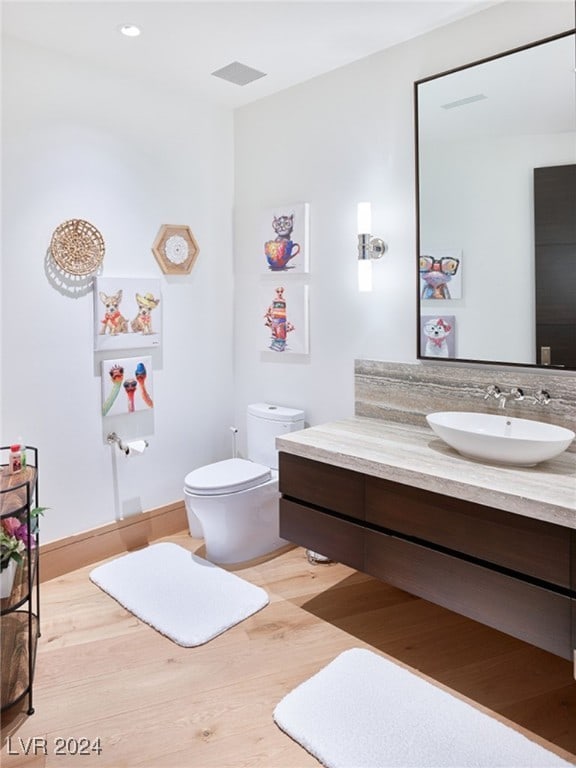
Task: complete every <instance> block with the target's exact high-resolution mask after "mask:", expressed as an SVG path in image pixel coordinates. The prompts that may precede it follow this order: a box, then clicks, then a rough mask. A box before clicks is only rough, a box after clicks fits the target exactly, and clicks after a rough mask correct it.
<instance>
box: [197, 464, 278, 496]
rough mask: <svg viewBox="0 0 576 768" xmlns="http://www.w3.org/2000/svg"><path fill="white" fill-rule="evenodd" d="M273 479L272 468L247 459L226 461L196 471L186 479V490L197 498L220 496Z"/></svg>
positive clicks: (247, 488) (245, 489)
mask: <svg viewBox="0 0 576 768" xmlns="http://www.w3.org/2000/svg"><path fill="white" fill-rule="evenodd" d="M271 478H272V472H271V470H270V467H265V466H264V465H263V464H256V463H255V462H253V461H247V460H246V459H226V460H225V461H217V462H216V463H214V464H207V465H206V466H205V467H200V468H199V469H194V470H192V472H189V473H188V474H187V475H186V477H185V479H184V487H185V490H186V491H188V492H189V493H192V494H194V495H196V496H218V495H221V494H224V493H238V491H247V490H249V489H250V488H254V487H256V486H257V485H262V484H263V483H265V482H267V481H268V480H270V479H271Z"/></svg>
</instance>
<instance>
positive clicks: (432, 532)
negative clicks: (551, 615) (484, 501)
mask: <svg viewBox="0 0 576 768" xmlns="http://www.w3.org/2000/svg"><path fill="white" fill-rule="evenodd" d="M366 520H367V521H368V522H370V523H373V524H375V525H377V526H378V527H380V528H386V529H389V530H391V531H397V532H398V533H402V534H405V535H407V536H413V537H415V538H418V539H421V540H423V541H429V542H431V543H433V544H436V545H439V546H442V547H445V548H446V549H450V550H454V551H457V552H462V553H464V554H466V555H470V556H472V557H474V558H478V559H479V560H484V561H486V562H489V563H493V564H495V565H499V566H501V567H503V568H507V569H510V570H512V571H516V572H519V573H523V574H526V575H528V576H531V577H534V578H537V579H540V580H542V581H545V582H547V583H549V584H556V585H559V586H562V587H567V588H569V587H570V586H571V585H570V570H571V569H570V546H571V544H570V542H571V538H574V539H576V536H574V533H573V532H571V531H570V529H569V528H563V527H561V526H559V525H554V524H553V523H547V522H543V521H541V520H533V519H532V518H529V517H523V516H522V515H515V514H513V513H511V512H504V511H502V510H498V509H492V508H490V507H484V506H482V505H480V504H474V503H472V502H468V501H463V500H461V499H454V498H451V497H449V496H443V495H440V494H437V493H431V492H429V491H424V490H421V489H420V488H412V487H410V486H407V485H400V484H398V483H393V482H389V481H387V480H381V479H378V478H371V477H369V478H366ZM573 588H576V585H573Z"/></svg>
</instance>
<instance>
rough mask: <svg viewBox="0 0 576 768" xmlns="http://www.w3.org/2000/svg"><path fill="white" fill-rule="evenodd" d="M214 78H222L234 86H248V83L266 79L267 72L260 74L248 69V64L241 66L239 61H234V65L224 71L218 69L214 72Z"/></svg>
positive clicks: (228, 66)
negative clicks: (262, 78)
mask: <svg viewBox="0 0 576 768" xmlns="http://www.w3.org/2000/svg"><path fill="white" fill-rule="evenodd" d="M212 74H213V75H214V77H221V78H222V80H228V82H229V83H234V85H248V83H252V82H254V80H259V79H260V78H261V77H266V72H260V71H259V70H257V69H252V67H247V66H246V64H241V63H240V62H239V61H233V62H232V64H228V65H226V66H225V67H222V69H217V70H216V72H212Z"/></svg>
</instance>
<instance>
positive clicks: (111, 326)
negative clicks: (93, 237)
mask: <svg viewBox="0 0 576 768" xmlns="http://www.w3.org/2000/svg"><path fill="white" fill-rule="evenodd" d="M161 338H162V310H161V306H160V280H155V279H154V278H152V279H150V278H128V277H98V278H96V281H95V285H94V349H95V350H97V351H98V350H106V349H140V348H142V347H159V346H160V341H161Z"/></svg>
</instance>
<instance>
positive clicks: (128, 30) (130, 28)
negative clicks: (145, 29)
mask: <svg viewBox="0 0 576 768" xmlns="http://www.w3.org/2000/svg"><path fill="white" fill-rule="evenodd" d="M119 29H120V32H122V34H123V35H126V37H138V35H139V34H140V27H137V26H136V25H135V24H122V26H121V27H119Z"/></svg>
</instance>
